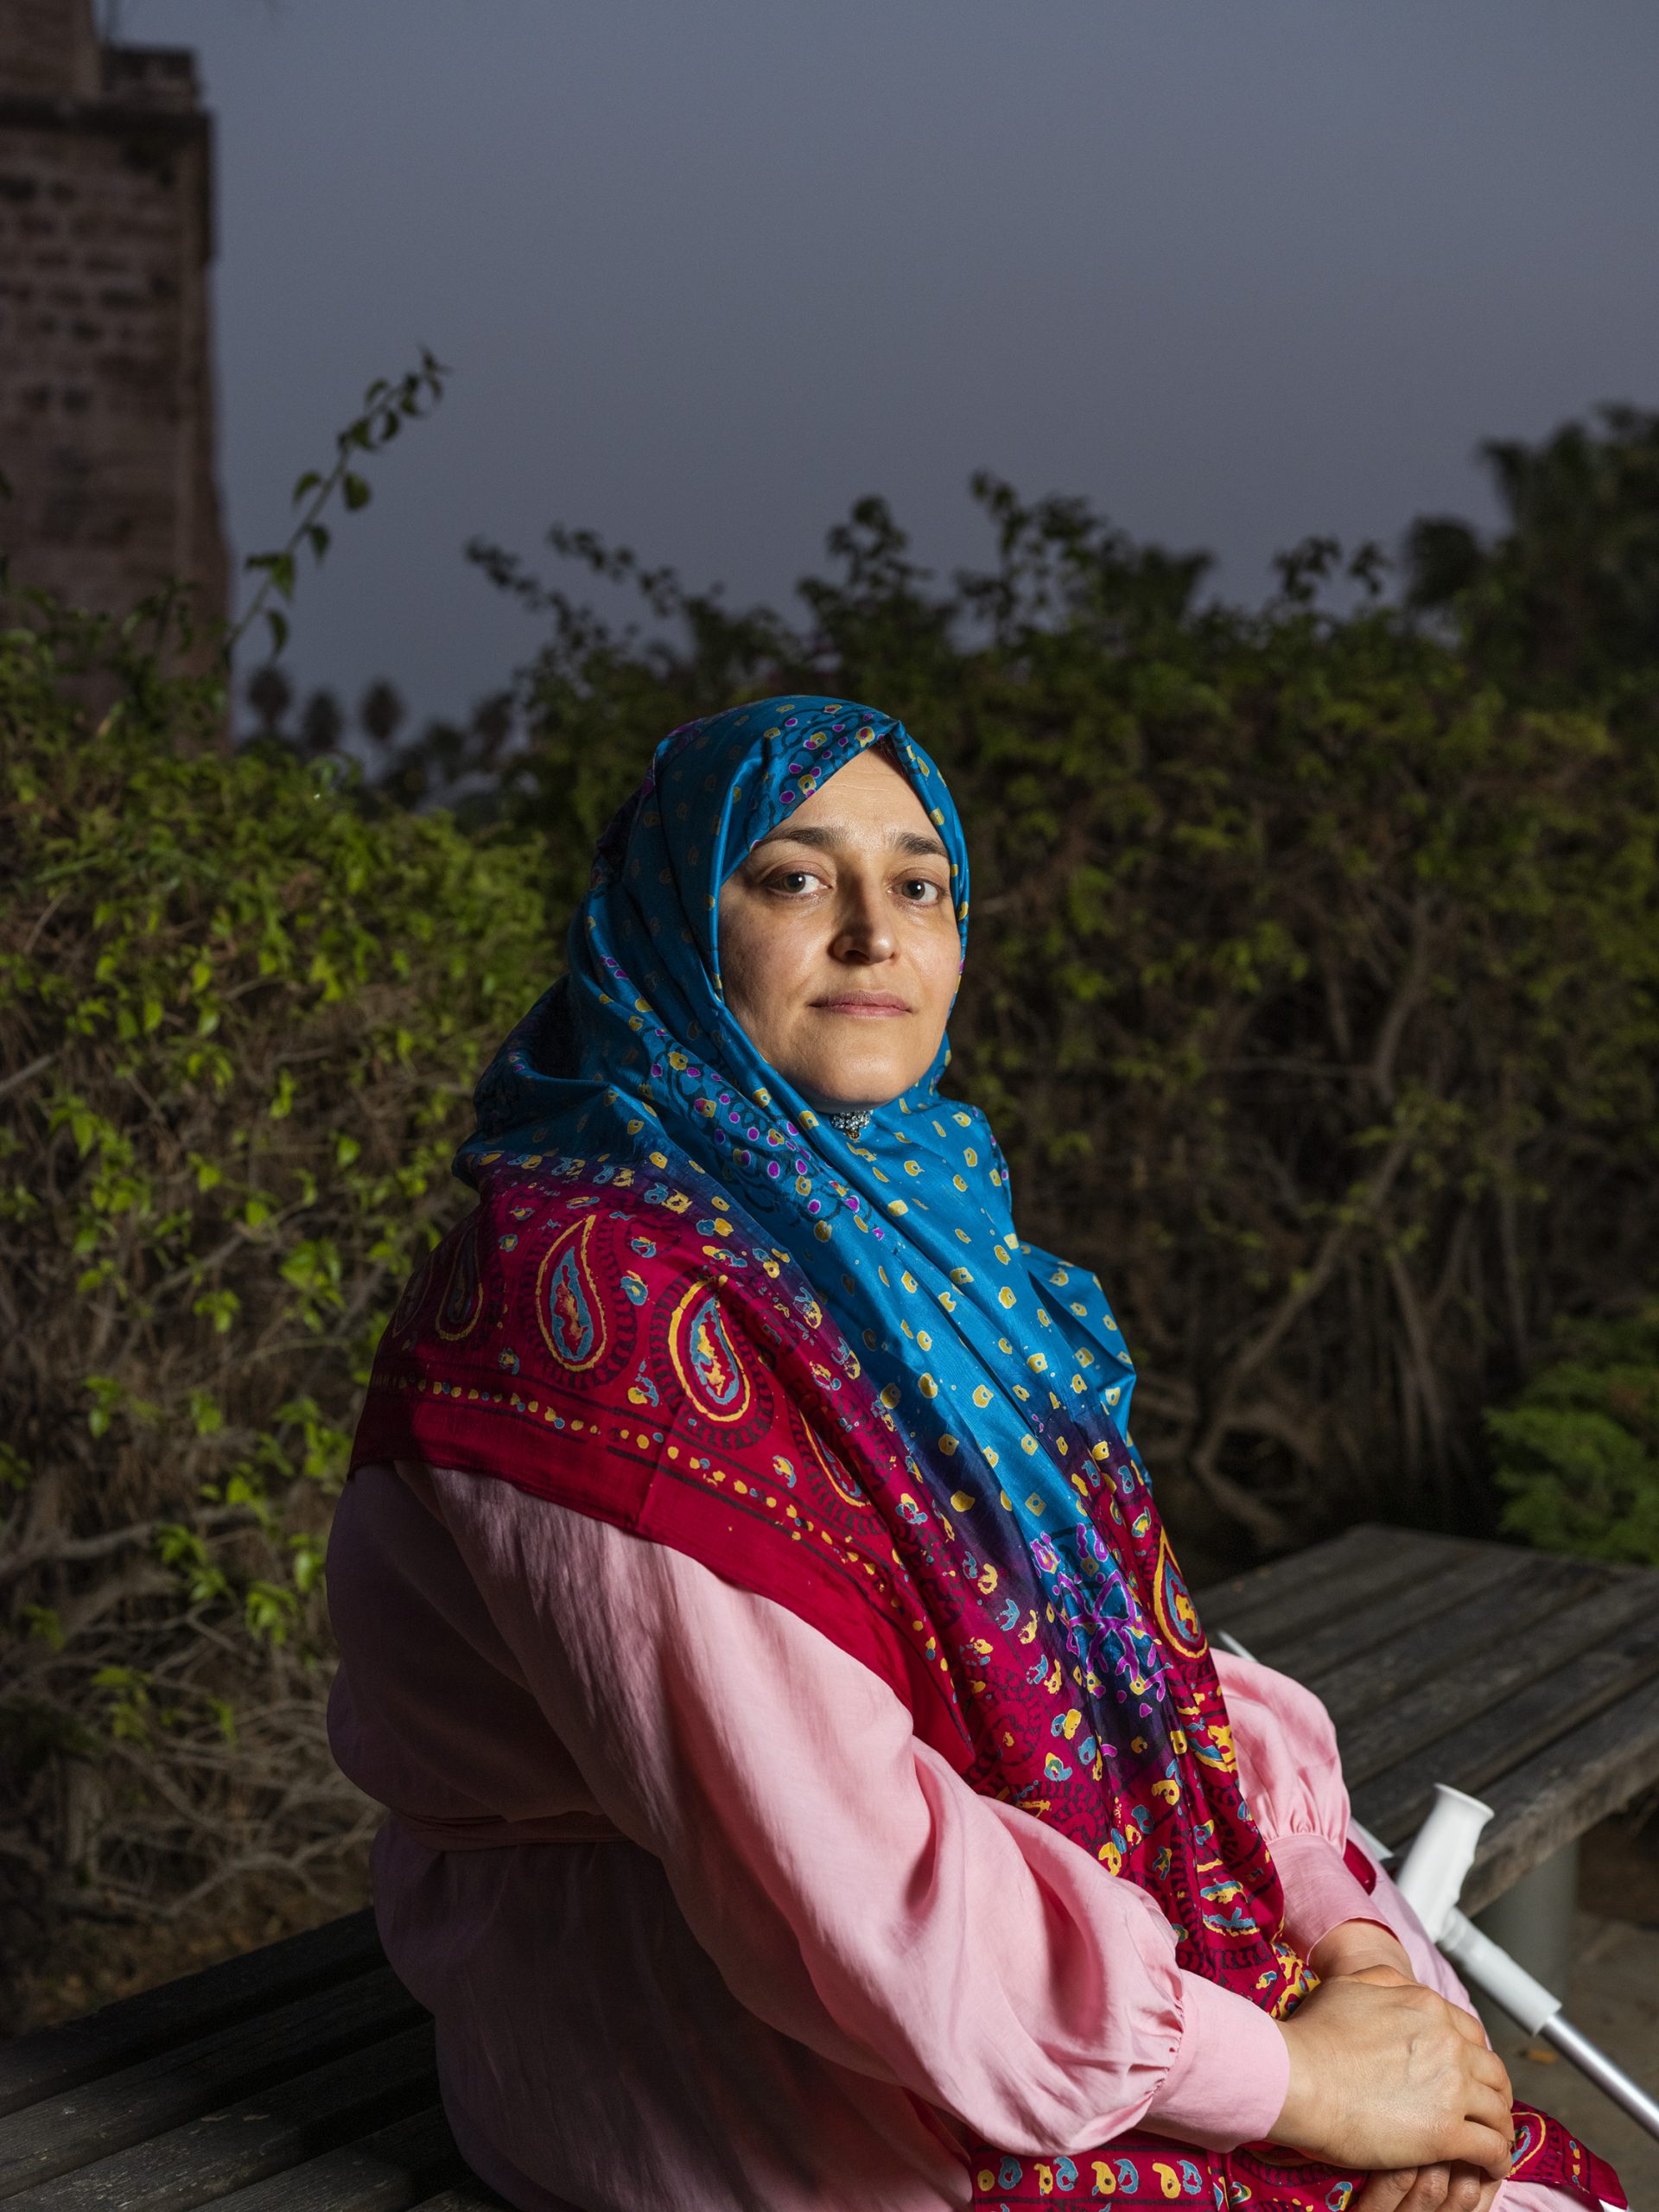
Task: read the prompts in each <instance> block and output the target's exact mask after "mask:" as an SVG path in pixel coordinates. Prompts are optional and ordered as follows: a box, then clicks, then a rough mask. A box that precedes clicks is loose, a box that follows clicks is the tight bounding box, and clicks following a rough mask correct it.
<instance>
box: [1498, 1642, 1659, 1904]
mask: <svg viewBox="0 0 1659 2212" xmlns="http://www.w3.org/2000/svg"><path fill="white" fill-rule="evenodd" d="M1656 1780H1659V1681H1650V1682H1648V1683H1647V1684H1645V1685H1644V1686H1643V1688H1641V1689H1640V1690H1638V1691H1637V1692H1636V1694H1634V1695H1633V1696H1630V1697H1628V1698H1623V1699H1621V1700H1620V1701H1619V1702H1618V1704H1617V1705H1614V1706H1611V1707H1608V1709H1607V1710H1606V1711H1605V1712H1604V1713H1602V1714H1600V1716H1599V1718H1598V1719H1595V1720H1592V1722H1591V1723H1590V1724H1589V1726H1587V1727H1586V1728H1585V1729H1584V1730H1582V1731H1581V1732H1580V1731H1575V1732H1573V1735H1572V1736H1570V1737H1567V1738H1563V1739H1562V1740H1561V1741H1560V1742H1558V1743H1554V1744H1552V1745H1550V1746H1549V1748H1548V1750H1547V1751H1541V1752H1540V1753H1539V1754H1538V1756H1537V1757H1536V1758H1531V1759H1529V1760H1528V1761H1527V1762H1526V1764H1525V1765H1523V1766H1520V1767H1516V1769H1515V1770H1514V1771H1513V1772H1512V1773H1510V1774H1506V1775H1505V1776H1504V1777H1503V1780H1502V1781H1501V1782H1499V1783H1497V1784H1495V1785H1494V1786H1493V1787H1492V1788H1491V1789H1489V1790H1488V1791H1487V1793H1486V1799H1487V1802H1488V1803H1489V1804H1490V1805H1491V1807H1492V1809H1493V1811H1494V1813H1495V1814H1496V1815H1497V1818H1496V1819H1495V1820H1494V1821H1493V1822H1492V1825H1491V1828H1489V1829H1488V1831H1487V1833H1486V1835H1485V1836H1484V1837H1483V1839H1482V1848H1481V1850H1480V1851H1479V1853H1478V1854H1477V1856H1476V1859H1475V1864H1474V1867H1473V1869H1472V1871H1471V1874H1470V1877H1469V1880H1468V1882H1467V1884H1466V1885H1465V1889H1464V1893H1463V1896H1462V1897H1461V1898H1460V1899H1459V1903H1460V1904H1462V1906H1463V1909H1464V1910H1465V1912H1478V1911H1479V1910H1481V1908H1482V1906H1483V1905H1489V1904H1491V1902H1492V1899H1493V1898H1494V1897H1502V1896H1503V1892H1504V1891H1505V1890H1507V1889H1510V1888H1511V1887H1512V1886H1513V1885H1514V1884H1515V1883H1516V1882H1518V1881H1519V1880H1520V1878H1521V1877H1522V1875H1523V1874H1525V1873H1529V1872H1530V1871H1531V1870H1532V1868H1533V1867H1535V1866H1537V1865H1538V1864H1539V1862H1540V1861H1541V1860H1542V1859H1548V1857H1549V1855H1550V1853H1552V1852H1553V1851H1559V1850H1560V1847H1561V1846H1562V1845H1563V1844H1566V1843H1571V1842H1572V1840H1573V1838H1574V1836H1580V1835H1582V1834H1584V1832H1585V1830H1586V1828H1589V1827H1594V1826H1595V1823H1596V1822H1597V1821H1600V1820H1605V1818H1606V1816H1607V1815H1608V1814H1609V1813H1616V1812H1617V1811H1618V1808H1620V1806H1622V1805H1626V1804H1628V1803H1629V1802H1630V1799H1631V1797H1632V1796H1635V1794H1636V1792H1637V1790H1638V1789H1645V1788H1646V1787H1647V1785H1648V1784H1649V1783H1650V1782H1653V1781H1656Z"/></svg>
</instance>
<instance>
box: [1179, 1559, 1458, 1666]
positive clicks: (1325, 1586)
mask: <svg viewBox="0 0 1659 2212" xmlns="http://www.w3.org/2000/svg"><path fill="white" fill-rule="evenodd" d="M1349 1538H1353V1539H1363V1541H1349ZM1338 1544H1339V1545H1340V1546H1341V1549H1340V1551H1338V1547H1337V1545H1336V1544H1332V1545H1325V1544H1316V1545H1315V1546H1314V1547H1313V1549H1312V1550H1311V1551H1306V1552H1299V1553H1297V1554H1294V1556H1293V1557H1292V1558H1290V1559H1287V1560H1274V1562H1273V1564H1272V1565H1271V1566H1270V1567H1257V1568H1256V1570H1255V1573H1253V1574H1249V1575H1245V1576H1244V1577H1243V1578H1242V1581H1240V1580H1235V1581H1234V1582H1231V1583H1224V1584H1223V1585H1221V1586H1220V1589H1219V1591H1218V1592H1217V1591H1216V1590H1211V1591H1209V1592H1205V1596H1204V1597H1203V1598H1202V1599H1200V1601H1199V1605H1198V1617H1199V1618H1200V1619H1201V1620H1202V1621H1203V1622H1204V1623H1205V1627H1206V1629H1208V1630H1211V1632H1212V1633H1213V1631H1214V1630H1217V1629H1222V1628H1225V1629H1230V1630H1231V1631H1232V1633H1233V1634H1234V1635H1235V1636H1236V1637H1238V1639H1239V1641H1240V1643H1243V1644H1246V1645H1248V1646H1249V1649H1251V1650H1252V1651H1253V1652H1255V1654H1256V1656H1258V1657H1261V1658H1265V1657H1267V1656H1268V1653H1269V1652H1270V1651H1272V1650H1273V1649H1274V1648H1275V1646H1277V1645H1278V1644H1280V1643H1285V1642H1287V1641H1288V1640H1289V1638H1290V1637H1293V1636H1296V1635H1300V1634H1301V1633H1303V1632H1304V1631H1306V1630H1309V1629H1315V1628H1320V1627H1323V1626H1324V1624H1325V1622H1327V1621H1330V1620H1334V1619H1337V1618H1339V1617H1340V1616H1341V1615H1343V1614H1344V1612H1347V1611H1351V1610H1352V1609H1353V1608H1354V1607H1356V1606H1357V1605H1364V1604H1369V1603H1373V1602H1375V1601H1376V1599H1379V1598H1381V1597H1383V1596H1385V1595H1386V1594H1387V1593H1388V1592H1389V1591H1391V1590H1395V1589H1399V1588H1403V1587H1404V1586H1407V1585H1408V1584H1409V1583H1411V1582H1413V1581H1414V1580H1415V1579H1416V1578H1417V1577H1418V1576H1420V1575H1421V1574H1423V1573H1428V1572H1432V1571H1433V1570H1434V1569H1436V1568H1440V1567H1444V1566H1447V1565H1449V1564H1450V1563H1451V1560H1452V1559H1453V1558H1455V1557H1456V1556H1457V1555H1458V1554H1457V1552H1456V1550H1455V1548H1454V1545H1455V1540H1454V1539H1453V1538H1452V1537H1449V1536H1425V1535H1421V1534H1420V1533H1419V1532H1418V1531H1416V1530H1414V1529H1377V1528H1364V1529H1351V1530H1350V1531H1349V1537H1348V1538H1339V1539H1338ZM1470 1548H1471V1549H1473V1548H1475V1547H1470Z"/></svg>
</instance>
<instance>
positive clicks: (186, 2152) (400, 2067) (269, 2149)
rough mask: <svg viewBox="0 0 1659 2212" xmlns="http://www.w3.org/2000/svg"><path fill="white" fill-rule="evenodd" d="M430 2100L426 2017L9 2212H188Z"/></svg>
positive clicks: (41, 2188) (47, 2188)
mask: <svg viewBox="0 0 1659 2212" xmlns="http://www.w3.org/2000/svg"><path fill="white" fill-rule="evenodd" d="M436 2094H437V2066H436V2060H435V2056H434V2052H433V2047H432V2024H431V2022H430V2021H429V2020H427V2021H423V2023H422V2024H421V2025H420V2026H419V2027H417V2028H409V2029H406V2030H405V2031H404V2033H403V2034H401V2035H398V2036H393V2037H391V2038H390V2039H389V2040H388V2041H386V2042H384V2043H376V2044H371V2045H370V2046H369V2047H368V2048H367V2049H365V2050H353V2051H348V2052H347V2053H346V2055H345V2056H342V2057H339V2058H336V2059H334V2060H333V2061H332V2062H331V2063H329V2064H327V2066H319V2067H314V2068H312V2069H309V2070H308V2071H307V2072H305V2073H303V2074H296V2075H290V2076H289V2079H288V2080H286V2081H284V2082H277V2083H275V2084H273V2085H271V2086H270V2087H268V2088H264V2089H262V2090H260V2091H259V2092H258V2093H257V2094H256V2095H254V2096H252V2097H247V2098H244V2099H242V2100H241V2101H239V2102H238V2103H235V2104H232V2105H229V2106H227V2107H221V2108H219V2109H218V2110H216V2111H213V2112H209V2113H203V2114H202V2115H201V2116H200V2118H198V2119H195V2120H189V2121H187V2122H186V2124H185V2125H184V2126H182V2127H175V2128H170V2129H169V2130H168V2132H167V2133H165V2134H156V2135H151V2136H148V2137H146V2138H145V2139H144V2140H143V2141H142V2142H137V2143H134V2144H132V2145H130V2147H129V2148H127V2149H125V2150H123V2151H118V2152H116V2153H115V2154H114V2156H113V2157H111V2158H99V2159H98V2160H96V2161H95V2162H94V2163H93V2164H90V2165H83V2166H80V2167H78V2168H77V2169H76V2170H75V2171H73V2172H72V2173H60V2174H57V2175H55V2176H54V2177H53V2178H52V2179H51V2180H50V2181H43V2182H41V2183H37V2184H36V2185H35V2187H34V2188H32V2189H27V2190H21V2191H20V2192H19V2193H18V2194H17V2195H16V2196H14V2197H13V2198H12V2200H11V2206H12V2212H193V2208H194V2207H195V2206H196V2205H199V2204H207V2203H209V2202H217V2201H218V2200H219V2198H220V2197H223V2196H226V2195H227V2194H228V2193H229V2192H230V2191H231V2190H239V2189H245V2188H247V2187H248V2186H249V2185H250V2184H251V2183H257V2182H261V2181H264V2180H267V2179H269V2178H270V2177H275V2176H282V2175H285V2174H287V2172H288V2171H289V2170H290V2169H291V2168H293V2167H295V2166H296V2165H299V2164H302V2162H304V2161H307V2160H309V2159H311V2158H315V2157H316V2156H317V2155H318V2154H319V2153H320V2152H326V2151H330V2150H333V2149H334V2148H335V2147H336V2145H339V2144H340V2143H342V2142H345V2141H348V2140H349V2139H351V2138H352V2137H353V2136H354V2135H357V2134H359V2133H364V2132H365V2131H367V2130H369V2129H372V2128H376V2127H379V2126H385V2124H386V2123H388V2122H389V2121H391V2120H394V2119H398V2118H403V2117H406V2116H407V2115H408V2114H409V2113H411V2112H416V2111H420V2110H422V2109H424V2108H429V2107H430V2106H431V2104H432V2103H433V2101H434V2100H435V2097H436Z"/></svg>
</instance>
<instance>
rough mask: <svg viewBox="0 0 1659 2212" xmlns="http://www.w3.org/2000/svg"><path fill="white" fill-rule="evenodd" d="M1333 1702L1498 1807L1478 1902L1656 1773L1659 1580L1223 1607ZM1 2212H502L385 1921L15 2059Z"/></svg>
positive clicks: (1492, 1551) (1383, 1790)
mask: <svg viewBox="0 0 1659 2212" xmlns="http://www.w3.org/2000/svg"><path fill="white" fill-rule="evenodd" d="M1198 1602H1199V1606H1200V1610H1201V1611H1202V1613H1203V1616H1204V1618H1205V1624H1206V1626H1207V1627H1208V1628H1209V1629H1210V1630H1211V1632H1212V1633H1213V1632H1215V1631H1216V1630H1220V1629H1223V1628H1225V1629H1229V1630H1231V1631H1232V1633H1233V1634H1234V1635H1235V1636H1236V1637H1238V1638H1239V1640H1240V1642H1241V1643H1244V1644H1245V1645H1247V1646H1248V1647H1249V1649H1251V1650H1252V1651H1253V1652H1254V1653H1255V1656H1257V1657H1258V1658H1261V1659H1264V1660H1266V1661H1267V1662H1268V1663H1269V1664H1270V1665H1274V1666H1279V1667H1283V1668H1284V1669H1286V1670H1287V1672H1288V1673H1291V1674H1294V1675H1298V1676H1300V1679H1301V1680H1303V1681H1306V1682H1308V1683H1309V1684H1310V1685H1311V1686H1312V1688H1314V1689H1316V1690H1317V1691H1318V1692H1319V1694H1320V1695H1321V1696H1322V1697H1323V1698H1324V1699H1325V1702H1326V1703H1327V1705H1328V1706H1329V1707H1330V1708H1331V1712H1332V1717H1333V1719H1335V1721H1336V1724H1337V1731H1338V1736H1339V1738H1341V1742H1342V1746H1343V1757H1344V1765H1345V1767H1346V1770H1347V1774H1348V1778H1349V1783H1350V1787H1351V1791H1352V1794H1353V1798H1354V1804H1355V1809H1356V1811H1357V1813H1358V1815H1359V1817H1360V1819H1361V1820H1363V1821H1365V1822H1366V1823H1367V1825H1368V1826H1369V1827H1373V1828H1375V1829H1376V1832H1377V1833H1378V1834H1381V1835H1382V1836H1383V1838H1384V1839H1385V1840H1387V1841H1388V1842H1389V1843H1393V1844H1396V1845H1397V1844H1401V1843H1403V1842H1405V1841H1406V1840H1408V1838H1409V1836H1410V1834H1411V1833H1412V1830H1413V1829H1414V1827H1415V1826H1416V1824H1417V1822H1418V1821H1420V1820H1421V1817H1422V1814H1423V1810H1424V1808H1425V1806H1426V1805H1427V1802H1428V1798H1429V1795H1430V1793H1431V1791H1432V1789H1433V1784H1434V1783H1436V1782H1442V1781H1444V1782H1453V1783H1459V1785H1460V1786H1461V1787H1463V1788H1465V1789H1473V1790H1476V1791H1478V1794H1479V1795H1481V1796H1484V1798H1486V1800H1487V1801H1488V1802H1489V1803H1491V1805H1492V1806H1493V1807H1494V1808H1495V1812H1496V1818H1495V1819H1494V1820H1493V1821H1492V1824H1491V1828H1490V1829H1489V1830H1488V1832H1487V1835H1486V1838H1485V1840H1484V1843H1483V1845H1482V1848H1481V1853H1480V1856H1479V1858H1478V1859H1477V1861H1476V1865H1475V1871H1474V1873H1473V1875H1472V1876H1471V1881H1470V1885H1469V1887H1468V1889H1467V1890H1466V1891H1465V1904H1473V1905H1475V1906H1478V1905H1481V1904H1485V1903H1487V1902H1488V1901H1489V1900H1490V1899H1491V1897H1496V1896H1497V1895H1499V1894H1500V1893H1501V1892H1502V1891H1503V1890H1505V1889H1507V1888H1508V1887H1509V1886H1510V1884H1511V1883H1512V1882H1514V1881H1516V1880H1517V1879H1518V1878H1519V1877H1520V1876H1521V1875H1522V1874H1523V1873H1525V1872H1527V1871H1528V1870H1529V1868H1530V1867H1532V1866H1535V1865H1536V1864H1537V1863H1538V1862H1539V1861H1540V1860H1541V1859H1543V1858H1545V1857H1547V1856H1548V1853H1550V1852H1551V1851H1553V1850H1554V1849H1556V1848H1557V1847H1559V1846H1560V1844H1562V1843H1565V1842H1567V1841H1568V1840H1571V1838H1572V1837H1573V1836H1574V1835H1576V1834H1579V1833H1580V1831H1581V1830H1582V1829H1584V1828H1586V1827H1589V1826H1590V1824H1591V1823H1592V1821H1597V1820H1599V1819H1600V1818H1601V1817H1602V1815H1604V1814H1605V1813H1607V1812H1609V1811H1611V1809H1612V1808H1614V1807H1615V1806H1617V1805H1619V1804H1621V1803H1623V1802H1624V1801H1625V1800H1626V1799H1627V1798H1629V1797H1630V1796H1632V1795H1633V1794H1634V1793H1635V1792H1636V1791H1637V1789H1641V1788H1642V1787H1643V1786H1644V1784H1646V1783H1649V1782H1651V1781H1653V1780H1654V1779H1655V1778H1656V1777H1659V1574H1652V1573H1641V1572H1639V1571H1637V1570H1634V1569H1630V1568H1623V1567H1600V1566H1597V1565H1594V1564H1592V1563H1590V1562H1586V1561H1585V1560H1555V1559H1548V1558H1544V1557H1541V1556H1540V1555H1539V1554H1535V1553H1529V1552H1523V1551H1519V1550H1516V1549H1514V1548H1510V1547H1508V1546H1503V1545H1497V1544H1479V1543H1471V1542H1466V1541H1460V1540H1457V1539H1453V1538H1450V1537H1439V1536H1424V1535H1414V1534H1412V1533H1411V1532H1409V1531H1408V1530H1403V1529H1350V1530H1349V1532H1348V1533H1347V1535H1344V1536H1339V1537H1337V1538H1335V1539H1334V1540H1333V1541H1332V1542H1330V1543H1328V1544H1322V1545H1319V1546H1318V1547H1317V1548H1315V1549H1313V1550H1312V1551H1308V1552H1303V1553H1301V1554H1299V1555H1297V1556H1296V1557H1294V1558H1292V1559H1287V1560H1276V1561H1275V1562H1274V1564H1273V1565H1272V1566H1270V1567H1262V1568H1260V1569H1258V1570H1257V1572H1255V1573H1253V1574H1248V1575H1243V1576H1241V1577H1239V1578H1237V1579H1236V1580H1234V1581H1231V1582H1229V1583H1224V1584H1223V1585H1221V1586H1219V1587H1218V1588H1217V1589H1213V1590H1211V1591H1207V1592H1202V1593H1200V1597H1199V1601H1198ZM0 2199H3V2200H5V2205H4V2212H195V2208H196V2207H198V2206H200V2205H206V2204H213V2205H214V2206H216V2207H225V2208H229V2212H417V2209H418V2212H500V2203H499V2199H498V2198H497V2197H495V2196H493V2194H492V2193H491V2191H490V2190H487V2189H486V2188H485V2187H484V2185H483V2184H482V2183H480V2182H479V2181H477V2180H476V2179H475V2178H474V2177H473V2176H471V2175H470V2174H469V2173H468V2172H467V2168H466V2166H465V2164H464V2163H463V2161H462V2159H461V2156H460V2153H459V2152H458V2151H457V2150H456V2148H455V2145H454V2139H453V2137H452V2136H451V2135H450V2133H449V2129H448V2126H447V2124H446V2123H445V2120H444V2118H443V2114H442V2111H441V2109H440V2107H439V2105H438V2099H437V2084H436V2079H435V2071H434V2063H433V2053H432V2036H431V2029H430V2025H429V2023H428V2022H427V2020H426V2019H425V2017H424V2015H423V2014H422V2012H420V2010H419V2008H418V2006H416V2005H415V2003H414V2001H413V1999H410V1997H409V1996H407V1995H406V1994H405V1993H404V1990H403V1989H402V1988H401V1986H399V1985H398V1984H397V1981H396V1980H395V1979H394V1978H393V1976H392V1975H391V1972H390V1970H389V1969H388V1967H387V1966H386V1963H385V1959H384V1957H383V1955H382V1954H381V1950H380V1946H379V1943H378V1941H377V1939H376V1936H375V1933H374V1925H373V1922H372V1918H371V1916H370V1915H369V1914H367V1913H354V1914H353V1915H352V1916H349V1917H348V1918H346V1919H344V1920H338V1921H335V1922H334V1923H333V1924H332V1925H331V1926H329V1927H327V1928H320V1929H316V1930H315V1932H314V1933H312V1934H310V1935H308V1936H295V1937H293V1938H291V1939H290V1940H289V1942H284V1943H274V1944H271V1945H270V1946H268V1947H267V1948H265V1949H264V1950H261V1951H255V1952H252V1953H251V1954H250V1955H248V1956H247V1957H246V1958H242V1959H234V1960H232V1961H229V1962H228V1963H227V1964H226V1965H224V1966H220V1967H210V1968H208V1969H207V1972H205V1973H202V1974H192V1975H190V1976H188V1978H187V1979H186V1980H181V1981H176V1982H171V1983H168V1985H167V1986H165V1987H163V1988H161V1989H156V1990H151V1991H149V1993H147V1994H145V1995H143V1996H141V1997H134V1998H129V1999H126V2000H124V2002H123V2003H121V2004H118V2005H109V2006H107V2007H106V2008H105V2010H104V2011H103V2012H95V2013H93V2014H92V2016H91V2017H90V2018H87V2019H85V2020H78V2021H73V2022H72V2023H70V2024H68V2025H67V2026H66V2027H62V2028H56V2029H52V2030H50V2031H47V2032H45V2033H43V2034H41V2035H35V2036H29V2037H23V2038H22V2039H21V2040H20V2041H18V2042H16V2043H14V2044H10V2045H9V2046H0Z"/></svg>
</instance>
